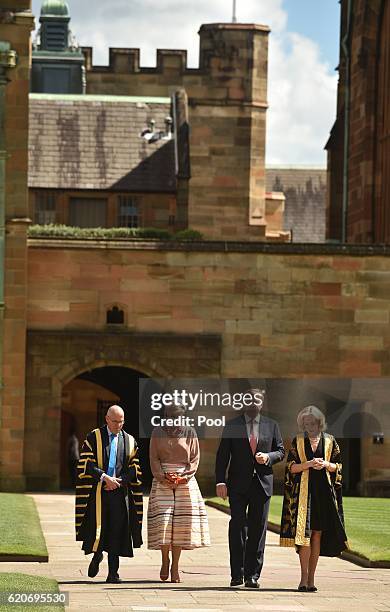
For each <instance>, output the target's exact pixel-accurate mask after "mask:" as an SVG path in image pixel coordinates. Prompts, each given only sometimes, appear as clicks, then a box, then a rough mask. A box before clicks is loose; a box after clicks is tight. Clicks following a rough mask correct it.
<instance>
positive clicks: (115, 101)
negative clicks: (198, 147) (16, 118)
mask: <svg viewBox="0 0 390 612" xmlns="http://www.w3.org/2000/svg"><path fill="white" fill-rule="evenodd" d="M169 114H170V100H169V98H156V99H153V98H148V99H145V98H129V97H112V98H110V97H109V96H64V95H39V94H30V128H29V130H30V131H29V186H30V187H35V188H47V189H68V190H69V189H74V190H76V189H77V190H79V189H103V190H116V191H130V192H137V191H139V192H174V191H175V190H176V178H175V159H174V142H173V140H170V141H163V140H160V141H158V142H155V143H153V144H148V143H147V142H146V141H145V140H144V139H142V138H140V137H139V134H140V132H141V131H142V130H143V129H144V128H145V127H146V126H147V125H148V122H149V121H150V120H151V119H154V120H155V122H156V124H155V129H156V130H164V129H165V124H164V119H165V117H166V116H167V115H169Z"/></svg>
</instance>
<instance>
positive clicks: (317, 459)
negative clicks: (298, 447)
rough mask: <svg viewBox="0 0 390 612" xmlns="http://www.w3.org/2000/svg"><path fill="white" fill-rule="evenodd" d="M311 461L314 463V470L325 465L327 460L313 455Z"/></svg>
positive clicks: (320, 468)
mask: <svg viewBox="0 0 390 612" xmlns="http://www.w3.org/2000/svg"><path fill="white" fill-rule="evenodd" d="M313 461H314V465H313V466H312V467H313V468H314V469H315V470H323V469H324V468H325V467H326V464H327V463H328V461H325V459H322V458H321V457H315V458H314V459H313Z"/></svg>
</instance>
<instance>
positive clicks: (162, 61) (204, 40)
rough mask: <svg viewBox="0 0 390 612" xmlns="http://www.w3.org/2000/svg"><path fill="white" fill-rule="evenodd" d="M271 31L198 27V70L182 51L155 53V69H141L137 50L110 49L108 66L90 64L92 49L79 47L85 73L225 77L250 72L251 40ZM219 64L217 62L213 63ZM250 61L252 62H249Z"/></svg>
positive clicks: (246, 26)
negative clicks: (219, 71)
mask: <svg viewBox="0 0 390 612" xmlns="http://www.w3.org/2000/svg"><path fill="white" fill-rule="evenodd" d="M269 32H270V29H269V27H268V26H263V25H257V24H241V23H228V24H225V23H211V24H204V25H202V26H201V27H200V30H199V37H200V52H199V67H198V68H190V67H189V66H188V65H187V51H186V50H184V49H157V51H156V66H155V67H142V66H141V65H140V49H138V48H119V47H111V48H110V49H109V64H108V66H99V65H94V64H93V49H92V47H82V51H83V53H84V56H85V60H86V69H87V71H88V72H91V73H100V72H101V73H107V72H110V73H113V74H148V75H150V74H156V75H161V74H164V73H167V74H169V75H172V74H173V73H175V74H182V75H184V74H191V75H194V74H200V75H202V74H205V73H209V74H213V73H214V72H215V70H216V68H217V69H219V70H221V71H222V72H223V73H224V74H225V76H226V75H227V74H229V73H234V72H237V71H243V69H244V68H245V69H246V71H248V72H251V70H252V67H253V59H254V58H253V53H254V52H256V51H257V49H255V47H254V38H255V37H256V38H261V39H264V40H265V43H264V44H265V46H266V47H265V50H267V38H268V34H269ZM213 59H214V60H218V61H214V62H213ZM249 60H252V62H251V61H249Z"/></svg>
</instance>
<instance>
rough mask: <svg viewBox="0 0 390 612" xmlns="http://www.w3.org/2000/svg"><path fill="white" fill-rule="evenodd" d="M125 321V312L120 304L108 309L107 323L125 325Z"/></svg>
mask: <svg viewBox="0 0 390 612" xmlns="http://www.w3.org/2000/svg"><path fill="white" fill-rule="evenodd" d="M124 322H125V313H124V311H123V310H121V309H120V308H119V306H113V307H112V308H110V309H109V310H107V317H106V323H107V325H123V324H124Z"/></svg>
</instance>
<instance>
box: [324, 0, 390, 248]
mask: <svg viewBox="0 0 390 612" xmlns="http://www.w3.org/2000/svg"><path fill="white" fill-rule="evenodd" d="M389 65H390V4H389V2H388V0H356V1H354V2H353V3H350V2H347V0H343V1H342V2H341V34H340V64H339V75H340V77H339V87H338V98H337V117H336V121H335V124H334V126H333V128H332V132H331V136H330V139H329V142H328V144H327V149H328V172H329V183H328V206H327V209H328V214H327V236H328V238H330V239H333V240H341V241H344V242H345V241H347V242H351V243H366V244H376V243H385V244H387V243H388V242H389V239H390V216H389V214H390V213H389V202H390V111H389V109H390V104H389V90H390V70H389Z"/></svg>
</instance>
